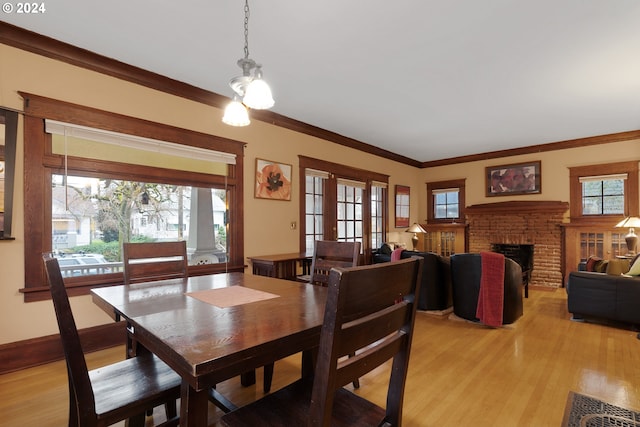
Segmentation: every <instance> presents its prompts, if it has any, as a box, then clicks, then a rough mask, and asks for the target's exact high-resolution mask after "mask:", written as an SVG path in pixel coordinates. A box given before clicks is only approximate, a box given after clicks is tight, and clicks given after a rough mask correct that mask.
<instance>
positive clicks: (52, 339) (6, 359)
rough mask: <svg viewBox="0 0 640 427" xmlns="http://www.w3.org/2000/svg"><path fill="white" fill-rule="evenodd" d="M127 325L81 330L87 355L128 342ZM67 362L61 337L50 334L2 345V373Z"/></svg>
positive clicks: (108, 325) (0, 352)
mask: <svg viewBox="0 0 640 427" xmlns="http://www.w3.org/2000/svg"><path fill="white" fill-rule="evenodd" d="M125 331H126V329H125V323H124V322H114V323H109V324H106V325H100V326H93V327H91V328H85V329H81V330H80V331H79V333H80V340H81V341H82V347H83V349H84V351H85V353H90V352H92V351H98V350H103V349H105V348H109V347H114V346H117V345H123V344H124V343H125V341H126V332H125ZM62 359H64V352H63V350H62V343H61V342H60V335H59V334H56V335H48V336H44V337H38V338H33V339H29V340H24V341H16V342H13V343H8V344H3V345H0V360H2V363H1V364H0V374H6V373H8V372H13V371H18V370H20V369H25V368H30V367H33V366H38V365H42V364H45V363H50V362H55V361H57V360H62Z"/></svg>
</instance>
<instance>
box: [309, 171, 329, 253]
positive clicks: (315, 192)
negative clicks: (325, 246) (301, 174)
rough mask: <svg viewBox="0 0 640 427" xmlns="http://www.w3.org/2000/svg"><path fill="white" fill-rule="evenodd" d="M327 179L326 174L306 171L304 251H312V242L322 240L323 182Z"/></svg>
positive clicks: (327, 175)
mask: <svg viewBox="0 0 640 427" xmlns="http://www.w3.org/2000/svg"><path fill="white" fill-rule="evenodd" d="M328 177H329V174H328V173H326V172H321V171H316V170H313V169H307V171H306V174H305V197H304V200H305V209H304V212H305V221H304V224H305V249H306V251H307V252H312V251H313V242H315V241H316V240H322V238H323V230H324V223H323V208H322V206H323V205H322V198H323V195H324V180H325V179H327V178H328Z"/></svg>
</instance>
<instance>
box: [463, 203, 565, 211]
mask: <svg viewBox="0 0 640 427" xmlns="http://www.w3.org/2000/svg"><path fill="white" fill-rule="evenodd" d="M464 209H465V214H467V215H473V214H486V213H497V212H499V213H509V212H514V213H520V212H563V213H564V212H566V211H567V210H569V202H561V201H552V200H539V201H531V202H530V201H527V200H512V201H509V202H497V203H483V204H479V205H471V206H467V207H466V208H464Z"/></svg>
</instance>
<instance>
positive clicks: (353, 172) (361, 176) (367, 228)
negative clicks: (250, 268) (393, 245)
mask: <svg viewBox="0 0 640 427" xmlns="http://www.w3.org/2000/svg"><path fill="white" fill-rule="evenodd" d="M298 159H299V176H300V180H301V182H304V178H305V170H306V169H315V170H319V171H325V172H329V175H330V176H329V178H328V180H330V181H331V180H334V181H335V179H337V178H345V179H350V180H355V181H360V182H365V183H366V189H365V190H364V193H363V196H364V198H365V200H366V202H365V203H363V206H362V209H363V216H364V218H366V220H365V221H364V223H363V235H364V236H366V238H363V242H362V252H363V253H364V254H365V263H368V262H369V260H368V259H367V257H370V255H371V251H372V250H373V249H377V248H371V247H370V246H371V242H370V241H369V240H370V239H369V237H370V236H371V203H369V201H370V199H371V183H372V182H374V181H377V182H383V183H386V184H387V186H388V184H389V175H384V174H381V173H377V172H372V171H368V170H364V169H358V168H354V167H351V166H346V165H341V164H339V163H333V162H328V161H326V160H319V159H314V158H312V157H307V156H302V155H300V156H298ZM327 184H329V183H325V190H327V191H325V197H330V196H328V190H329V188H327ZM383 194H384V202H383V209H384V212H385V216H384V218H383V227H384V230H383V234H384V235H386V233H387V231H388V230H389V201H388V198H389V197H388V191H384V192H383ZM334 198H335V197H334ZM299 216H300V224H301V226H300V243H299V245H300V246H299V247H300V250H301V251H304V250H305V248H306V244H305V232H304V225H305V189H304V185H300V207H299ZM324 220H325V221H333V219H331V218H325V219H324Z"/></svg>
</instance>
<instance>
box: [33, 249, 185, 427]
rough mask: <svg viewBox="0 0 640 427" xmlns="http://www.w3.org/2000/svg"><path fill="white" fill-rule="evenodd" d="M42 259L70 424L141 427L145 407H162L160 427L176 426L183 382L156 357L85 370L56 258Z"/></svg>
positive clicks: (74, 426) (143, 422)
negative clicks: (65, 379)
mask: <svg viewBox="0 0 640 427" xmlns="http://www.w3.org/2000/svg"><path fill="white" fill-rule="evenodd" d="M43 259H44V263H45V269H46V275H47V278H48V280H49V286H50V288H51V297H52V299H53V306H54V308H55V312H56V318H57V320H58V328H59V329H60V338H61V340H62V347H63V349H64V355H65V359H66V364H67V374H68V377H69V426H70V427H72V426H73V427H101V426H109V425H112V424H115V423H117V422H119V421H122V420H126V419H130V423H129V426H139V427H142V426H144V425H145V412H146V411H147V410H148V408H153V407H156V406H159V405H163V404H164V405H165V410H166V415H167V421H166V422H164V423H162V424H159V426H177V425H178V422H179V419H178V415H177V409H176V400H177V399H179V398H180V383H181V379H180V376H179V375H178V374H176V373H175V372H174V371H173V370H172V369H171V368H170V367H169V366H167V365H166V364H165V363H164V362H162V361H161V360H160V359H158V358H157V357H156V356H154V355H152V354H150V353H148V354H145V355H139V356H138V357H134V358H131V359H125V360H123V361H121V362H117V363H114V364H112V365H108V366H104V367H102V368H98V369H94V370H92V371H89V370H88V368H87V362H86V360H85V357H84V352H83V350H82V345H81V343H80V336H79V334H78V329H77V328H76V323H75V320H74V318H73V313H72V311H71V306H70V304H69V297H68V295H67V291H66V289H65V287H64V281H63V279H62V274H61V272H60V266H59V264H58V260H57V259H56V258H54V257H52V256H50V255H44V256H43Z"/></svg>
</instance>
